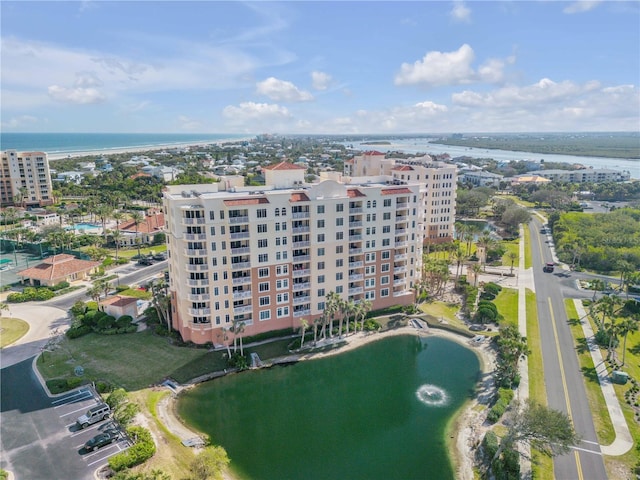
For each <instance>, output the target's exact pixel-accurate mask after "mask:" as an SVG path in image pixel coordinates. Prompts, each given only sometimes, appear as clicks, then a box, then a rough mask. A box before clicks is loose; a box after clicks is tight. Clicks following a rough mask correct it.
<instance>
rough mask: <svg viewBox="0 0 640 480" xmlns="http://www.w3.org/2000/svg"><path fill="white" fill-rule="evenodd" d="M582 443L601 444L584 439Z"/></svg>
mask: <svg viewBox="0 0 640 480" xmlns="http://www.w3.org/2000/svg"><path fill="white" fill-rule="evenodd" d="M582 443H590V444H591V445H598V446H600V444H599V443H598V442H592V441H591V440H582Z"/></svg>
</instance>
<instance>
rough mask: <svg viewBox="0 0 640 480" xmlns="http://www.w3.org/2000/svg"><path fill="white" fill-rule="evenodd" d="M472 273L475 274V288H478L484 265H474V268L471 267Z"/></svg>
mask: <svg viewBox="0 0 640 480" xmlns="http://www.w3.org/2000/svg"><path fill="white" fill-rule="evenodd" d="M471 271H472V272H473V286H474V287H477V286H478V277H479V276H480V273H481V272H482V265H480V264H479V263H474V264H473V266H472V267H471Z"/></svg>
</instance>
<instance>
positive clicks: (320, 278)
mask: <svg viewBox="0 0 640 480" xmlns="http://www.w3.org/2000/svg"><path fill="white" fill-rule="evenodd" d="M318 283H324V275H318Z"/></svg>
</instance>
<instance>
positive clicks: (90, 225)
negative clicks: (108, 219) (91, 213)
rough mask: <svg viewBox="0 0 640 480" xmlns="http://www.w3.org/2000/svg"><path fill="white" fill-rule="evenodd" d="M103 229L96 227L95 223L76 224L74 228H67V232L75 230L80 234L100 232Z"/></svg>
mask: <svg viewBox="0 0 640 480" xmlns="http://www.w3.org/2000/svg"><path fill="white" fill-rule="evenodd" d="M101 228H102V227H101V226H100V225H94V224H93V223H76V224H75V225H73V226H69V227H66V228H65V230H75V231H76V232H79V231H80V230H85V231H88V230H99V229H101Z"/></svg>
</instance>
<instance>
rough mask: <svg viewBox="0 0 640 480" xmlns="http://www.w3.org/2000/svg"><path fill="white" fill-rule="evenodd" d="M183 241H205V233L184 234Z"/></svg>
mask: <svg viewBox="0 0 640 480" xmlns="http://www.w3.org/2000/svg"><path fill="white" fill-rule="evenodd" d="M184 239H185V240H206V239H207V234H206V233H185V234H184Z"/></svg>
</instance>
